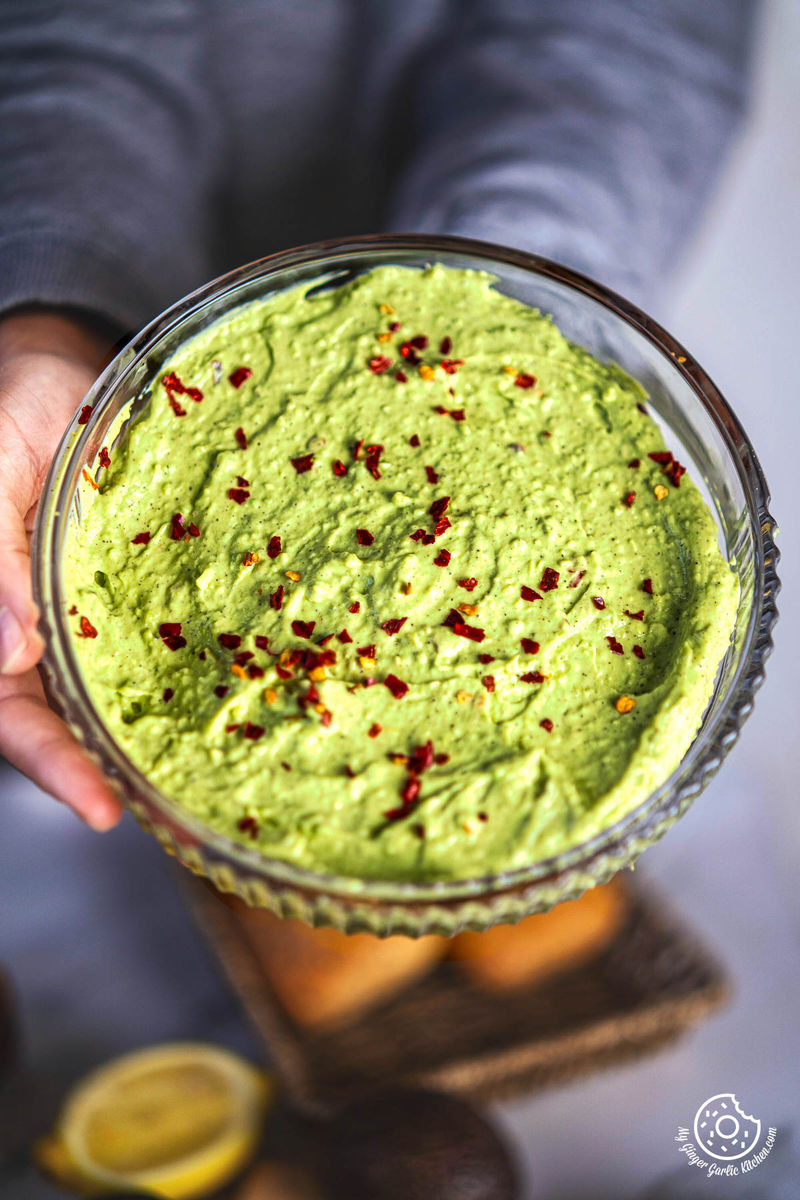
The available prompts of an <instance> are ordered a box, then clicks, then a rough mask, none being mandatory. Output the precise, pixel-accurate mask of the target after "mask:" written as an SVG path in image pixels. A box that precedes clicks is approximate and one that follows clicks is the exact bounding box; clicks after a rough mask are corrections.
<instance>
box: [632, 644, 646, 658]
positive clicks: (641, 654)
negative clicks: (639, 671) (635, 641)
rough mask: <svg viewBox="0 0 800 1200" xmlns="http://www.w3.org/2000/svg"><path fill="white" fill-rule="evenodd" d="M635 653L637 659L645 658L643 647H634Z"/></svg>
mask: <svg viewBox="0 0 800 1200" xmlns="http://www.w3.org/2000/svg"><path fill="white" fill-rule="evenodd" d="M633 653H634V654H635V655H636V657H637V658H644V657H645V653H644V650H643V649H642V647H641V646H634V647H633Z"/></svg>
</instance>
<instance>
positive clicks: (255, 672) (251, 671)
mask: <svg viewBox="0 0 800 1200" xmlns="http://www.w3.org/2000/svg"><path fill="white" fill-rule="evenodd" d="M247 676H248V678H249V679H263V677H264V668H263V667H259V666H258V664H257V663H250V666H249V667H248V668H247Z"/></svg>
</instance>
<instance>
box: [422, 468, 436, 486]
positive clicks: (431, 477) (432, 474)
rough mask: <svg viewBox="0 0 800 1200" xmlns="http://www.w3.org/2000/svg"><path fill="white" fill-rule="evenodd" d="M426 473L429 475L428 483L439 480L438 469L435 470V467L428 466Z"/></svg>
mask: <svg viewBox="0 0 800 1200" xmlns="http://www.w3.org/2000/svg"><path fill="white" fill-rule="evenodd" d="M425 474H426V475H427V476H428V483H438V482H439V476H438V475H437V473H436V471H434V469H433V467H426V468H425Z"/></svg>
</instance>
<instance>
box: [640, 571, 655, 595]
mask: <svg viewBox="0 0 800 1200" xmlns="http://www.w3.org/2000/svg"><path fill="white" fill-rule="evenodd" d="M642 591H643V592H647V594H648V596H652V594H653V581H652V579H650V577H649V576H648V578H647V579H644V580H642Z"/></svg>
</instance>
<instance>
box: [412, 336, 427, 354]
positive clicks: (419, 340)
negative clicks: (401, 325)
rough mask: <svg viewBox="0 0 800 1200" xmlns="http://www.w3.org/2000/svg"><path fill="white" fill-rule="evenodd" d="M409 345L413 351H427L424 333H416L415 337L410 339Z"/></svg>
mask: <svg viewBox="0 0 800 1200" xmlns="http://www.w3.org/2000/svg"><path fill="white" fill-rule="evenodd" d="M411 345H412V346H413V347H414V349H415V350H427V349H428V339H427V338H426V336H425V334H424V333H418V334H417V336H416V337H413V338H411Z"/></svg>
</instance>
